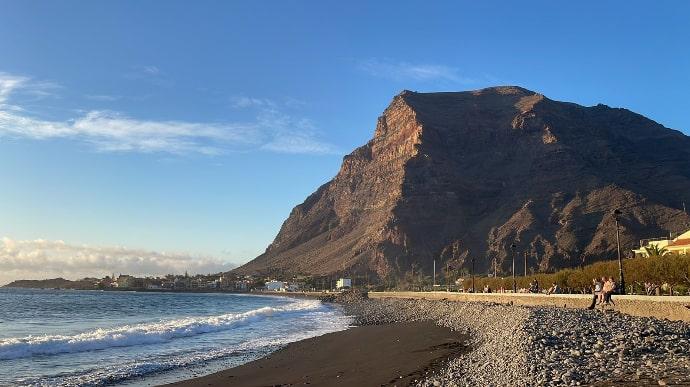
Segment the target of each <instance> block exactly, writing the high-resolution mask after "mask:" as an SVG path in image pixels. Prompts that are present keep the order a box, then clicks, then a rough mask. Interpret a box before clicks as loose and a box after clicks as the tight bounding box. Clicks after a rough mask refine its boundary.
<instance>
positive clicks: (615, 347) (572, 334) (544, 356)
mask: <svg viewBox="0 0 690 387" xmlns="http://www.w3.org/2000/svg"><path fill="white" fill-rule="evenodd" d="M336 301H337V302H339V303H340V304H341V305H342V307H343V308H344V310H345V311H346V312H347V313H349V314H351V315H353V316H354V318H355V321H356V324H357V325H358V327H355V328H351V329H349V330H346V331H342V332H337V333H331V334H327V335H323V336H319V337H315V338H311V339H308V340H305V341H302V342H297V343H292V344H289V345H288V346H287V347H285V348H284V349H282V350H279V351H277V352H275V353H274V354H272V355H271V356H269V357H266V358H263V359H260V360H257V361H255V362H252V363H248V364H245V365H243V366H240V367H236V368H231V369H229V370H226V371H222V372H220V373H217V374H213V375H209V376H206V377H201V378H197V379H192V380H188V381H184V382H180V383H175V384H173V385H176V386H208V385H228V386H266V385H306V384H310V385H324V386H329V385H365V386H368V385H372V386H373V385H397V386H406V385H415V386H490V385H492V386H531V385H549V386H562V385H600V386H605V385H680V386H688V385H690V353H688V350H687V349H688V348H690V324H688V323H686V322H682V321H668V320H661V319H656V318H649V317H635V316H629V315H625V314H621V313H617V312H615V311H608V312H603V311H601V310H594V311H589V310H583V309H578V308H559V307H542V306H539V307H534V306H514V305H508V304H498V303H488V302H452V301H446V300H425V299H414V300H413V299H386V298H384V299H375V300H374V299H371V300H370V299H359V300H358V299H356V298H351V299H345V300H343V299H341V300H336ZM441 327H442V328H441ZM398 339H400V340H401V342H397V341H396V340H398ZM453 342H455V343H459V344H454V345H457V347H455V348H451V346H448V347H446V348H443V347H440V348H439V347H438V345H441V344H443V343H453Z"/></svg>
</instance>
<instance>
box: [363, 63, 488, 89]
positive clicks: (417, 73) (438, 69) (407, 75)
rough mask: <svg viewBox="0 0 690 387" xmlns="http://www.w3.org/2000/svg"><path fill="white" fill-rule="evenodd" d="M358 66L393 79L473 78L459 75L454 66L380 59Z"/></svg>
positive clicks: (464, 79)
mask: <svg viewBox="0 0 690 387" xmlns="http://www.w3.org/2000/svg"><path fill="white" fill-rule="evenodd" d="M358 68H359V69H360V70H362V71H364V72H366V73H369V74H370V75H374V76H377V77H381V78H388V79H393V80H395V81H449V82H454V83H474V82H475V80H474V79H471V78H467V77H463V76H462V75H460V73H459V71H458V69H456V68H454V67H449V66H444V65H438V64H423V63H417V64H415V63H408V62H395V61H390V60H381V59H376V58H372V59H368V60H365V61H362V62H360V63H359V64H358Z"/></svg>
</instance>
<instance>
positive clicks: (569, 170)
mask: <svg viewBox="0 0 690 387" xmlns="http://www.w3.org/2000/svg"><path fill="white" fill-rule="evenodd" d="M688 196H690V138H689V137H687V136H685V135H683V134H682V133H680V132H678V131H674V130H671V129H667V128H665V127H663V126H661V125H659V124H657V123H656V122H654V121H651V120H649V119H647V118H645V117H643V116H641V115H638V114H635V113H633V112H630V111H628V110H625V109H614V108H610V107H607V106H605V105H597V106H594V107H583V106H579V105H576V104H572V103H565V102H558V101H553V100H550V99H548V98H546V97H544V96H543V95H541V94H537V93H534V92H531V91H529V90H525V89H522V88H519V87H510V86H507V87H495V88H489V89H483V90H477V91H469V92H457V93H413V92H409V91H405V92H403V93H401V94H399V95H397V96H396V97H395V98H394V99H393V101H392V102H391V104H390V106H389V107H388V108H387V109H386V110H385V111H384V113H383V115H382V116H381V117H380V118H379V120H378V123H377V125H376V131H375V134H374V138H373V139H372V140H371V141H369V142H368V143H367V144H366V145H364V146H362V147H360V148H358V149H356V150H355V151H353V152H352V153H351V154H350V155H348V156H345V158H344V160H343V164H342V166H341V168H340V171H339V172H338V174H337V175H336V177H335V178H334V179H333V180H331V181H330V182H328V183H326V184H324V185H323V186H322V187H320V188H319V189H318V190H317V191H316V192H315V193H314V194H312V195H311V196H309V197H308V198H307V200H306V201H305V202H304V203H302V204H300V205H298V206H297V207H295V208H294V209H293V211H292V212H291V214H290V216H289V217H288V219H287V220H286V221H285V223H284V224H283V226H282V228H281V230H280V232H279V233H278V236H277V237H276V239H275V241H274V242H273V243H272V244H271V245H270V246H269V247H268V248H267V250H266V252H265V253H264V254H262V255H260V256H259V257H257V258H256V259H254V260H252V261H251V262H249V263H247V264H246V265H244V266H242V267H241V268H239V269H237V271H238V272H243V273H254V272H263V273H267V272H272V271H275V270H280V271H283V272H293V273H309V274H329V273H336V272H341V271H345V270H357V271H360V272H362V271H365V270H366V271H369V272H373V273H376V274H377V275H379V276H381V277H383V276H386V275H389V274H393V275H400V274H402V273H405V272H407V271H409V270H411V269H412V268H413V266H414V267H415V268H421V269H422V270H425V271H426V272H427V273H429V271H430V267H431V265H432V262H433V260H434V259H436V260H437V265H439V267H445V265H446V264H447V263H448V264H450V265H452V266H453V267H460V266H465V267H467V266H468V265H469V260H468V258H469V257H474V258H475V259H476V263H475V265H476V268H477V270H480V271H487V270H488V269H489V268H491V267H492V266H493V260H494V258H495V259H496V261H497V266H498V267H499V272H500V271H503V272H506V271H507V270H508V269H509V264H510V262H509V259H508V258H509V256H510V245H511V244H513V243H515V244H516V245H517V250H518V251H519V253H520V254H524V253H527V254H528V265H529V267H530V268H531V269H533V270H550V269H556V268H561V267H569V266H575V265H579V264H581V263H582V262H583V261H584V262H586V263H589V262H592V261H594V260H601V259H607V258H611V257H612V256H613V255H612V254H613V252H614V251H615V239H613V238H612V236H613V235H615V234H614V232H615V226H614V223H613V218H612V216H611V212H612V211H613V210H614V209H615V208H621V209H622V210H623V211H624V215H623V219H622V221H621V225H622V228H621V237H622V243H623V246H624V248H625V249H628V250H629V249H631V248H632V247H633V245H634V244H635V243H636V241H637V240H638V239H640V238H643V237H649V236H657V235H665V234H668V233H669V232H680V231H683V230H684V229H685V228H688V227H690V226H689V225H690V217H688V215H687V214H685V213H684V212H683V211H682V203H683V201H685V200H688V199H690V198H688ZM688 201H689V202H690V200H688ZM520 262H522V261H520ZM520 267H522V266H520Z"/></svg>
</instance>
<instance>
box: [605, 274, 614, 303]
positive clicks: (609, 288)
mask: <svg viewBox="0 0 690 387" xmlns="http://www.w3.org/2000/svg"><path fill="white" fill-rule="evenodd" d="M615 291H616V281H614V280H613V277H609V279H608V280H607V281H606V283H605V284H604V290H603V292H604V303H605V304H606V305H608V304H609V303H612V304H614V305H615V304H616V303H615V302H613V300H612V299H611V296H612V295H613V293H614V292H615Z"/></svg>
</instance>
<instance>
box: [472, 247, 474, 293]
mask: <svg viewBox="0 0 690 387" xmlns="http://www.w3.org/2000/svg"><path fill="white" fill-rule="evenodd" d="M472 293H474V256H473V257H472Z"/></svg>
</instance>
